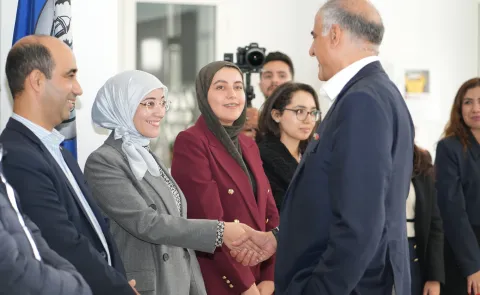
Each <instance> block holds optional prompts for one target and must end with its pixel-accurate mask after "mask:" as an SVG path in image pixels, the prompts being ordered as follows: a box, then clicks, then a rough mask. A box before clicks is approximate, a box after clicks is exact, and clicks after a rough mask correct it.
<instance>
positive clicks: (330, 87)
mask: <svg viewBox="0 0 480 295" xmlns="http://www.w3.org/2000/svg"><path fill="white" fill-rule="evenodd" d="M378 60H380V59H379V58H378V56H368V57H365V58H362V59H360V60H357V61H356V62H354V63H352V64H351V65H349V66H348V67H346V68H344V69H342V70H341V71H340V72H338V73H336V74H335V75H334V76H333V77H332V78H330V80H328V81H327V82H325V84H324V85H323V87H322V90H323V92H324V93H325V94H326V95H327V96H328V98H329V99H330V100H332V101H334V100H335V99H336V98H337V96H338V95H339V94H340V92H341V91H342V89H343V88H344V87H345V85H347V83H348V82H349V81H350V80H351V79H352V78H353V77H354V76H355V75H356V74H358V72H360V70H361V69H363V68H364V67H365V66H366V65H368V64H370V63H372V62H375V61H378Z"/></svg>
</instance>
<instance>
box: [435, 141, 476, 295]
mask: <svg viewBox="0 0 480 295" xmlns="http://www.w3.org/2000/svg"><path fill="white" fill-rule="evenodd" d="M470 142H471V146H470V147H468V148H467V149H464V147H463V146H462V144H461V143H460V141H459V139H458V138H456V137H447V138H444V139H442V140H441V141H440V142H439V143H438V145H437V152H436V157H435V169H436V172H435V173H436V188H437V198H438V206H439V208H440V213H441V216H442V219H443V229H444V231H445V271H446V273H445V275H446V278H445V280H446V282H445V288H446V290H448V291H446V292H445V294H447V295H448V294H452V295H453V294H455V295H457V294H465V293H466V277H467V276H469V275H471V274H473V273H475V272H477V271H480V247H479V241H480V214H479V212H480V145H479V144H478V142H477V140H476V139H475V138H474V137H473V135H472V134H470ZM442 294H443V293H442Z"/></svg>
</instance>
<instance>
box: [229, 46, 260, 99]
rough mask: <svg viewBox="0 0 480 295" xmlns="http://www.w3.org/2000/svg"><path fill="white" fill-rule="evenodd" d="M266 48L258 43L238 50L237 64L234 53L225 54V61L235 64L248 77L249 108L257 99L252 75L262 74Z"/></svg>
mask: <svg viewBox="0 0 480 295" xmlns="http://www.w3.org/2000/svg"><path fill="white" fill-rule="evenodd" d="M265 51H266V50H265V48H262V47H259V46H258V43H250V45H247V46H245V47H238V48H237V53H236V56H237V62H234V60H233V53H225V54H224V55H223V60H224V61H229V62H232V63H235V64H236V65H237V66H238V67H239V68H240V70H242V72H243V73H245V76H246V79H245V80H246V83H245V84H246V85H245V87H246V88H245V94H246V96H247V106H248V107H251V106H252V100H253V99H254V98H255V92H254V90H253V86H252V85H251V82H250V75H251V74H252V73H260V70H261V69H262V67H263V64H264V63H265Z"/></svg>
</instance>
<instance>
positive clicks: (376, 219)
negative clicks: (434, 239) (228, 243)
mask: <svg viewBox="0 0 480 295" xmlns="http://www.w3.org/2000/svg"><path fill="white" fill-rule="evenodd" d="M383 32H384V27H383V24H382V20H381V17H380V15H379V14H378V12H377V10H376V9H375V8H374V7H373V6H372V4H371V3H370V2H368V1H366V0H330V1H328V2H327V3H325V4H324V5H323V6H322V8H321V9H320V10H319V12H318V13H317V15H316V18H315V25H314V29H313V31H312V36H313V43H312V46H311V48H310V55H311V56H315V57H316V59H317V61H318V66H319V73H318V77H319V79H320V80H323V81H327V82H326V83H325V86H324V88H323V90H324V91H325V93H326V95H328V97H329V98H330V99H331V100H332V101H333V104H332V106H331V108H330V110H329V112H328V113H327V115H326V117H325V119H324V120H323V122H322V124H321V125H320V126H319V127H318V129H317V130H316V134H315V136H314V140H312V141H311V143H310V144H309V146H308V148H307V150H306V152H305V154H304V155H303V158H302V161H301V163H300V164H299V167H298V168H297V171H296V173H295V175H294V177H293V180H292V182H291V183H290V187H289V189H288V191H287V193H286V196H285V200H284V203H283V209H282V212H281V217H280V227H279V232H278V241H279V243H278V248H277V263H276V268H275V294H280V295H286V294H289V295H290V294H292V295H293V294H303V295H310V294H331V295H347V294H355V295H357V294H368V295H387V294H392V289H393V286H394V285H395V291H396V294H397V295H409V294H410V276H409V275H410V274H409V262H408V247H407V235H406V212H405V211H406V210H405V208H406V199H407V195H408V189H409V183H410V177H411V175H412V162H413V161H412V159H413V138H414V131H413V124H412V121H411V118H410V114H409V112H408V109H407V107H406V104H405V102H404V100H403V98H402V96H401V94H400V93H399V91H398V89H397V87H396V86H395V85H394V84H393V83H392V82H391V81H390V79H389V78H388V76H387V75H386V73H385V72H384V70H383V69H382V66H381V65H380V62H379V61H378V57H377V53H378V47H379V45H380V43H381V41H382V38H383ZM250 232H251V233H250V235H251V239H252V240H254V241H255V240H256V241H257V244H259V245H260V246H262V247H263V248H264V249H265V251H269V252H270V253H271V252H272V250H273V249H274V248H275V242H274V239H272V234H270V233H266V234H263V235H259V234H258V233H254V232H252V231H251V230H250ZM267 247H270V248H267ZM233 254H235V253H233Z"/></svg>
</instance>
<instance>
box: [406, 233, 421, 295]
mask: <svg viewBox="0 0 480 295" xmlns="http://www.w3.org/2000/svg"><path fill="white" fill-rule="evenodd" d="M408 250H409V253H410V276H411V280H412V285H411V287H412V295H422V294H423V285H424V280H423V275H422V270H421V268H420V261H418V256H417V244H416V242H415V238H408Z"/></svg>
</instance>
